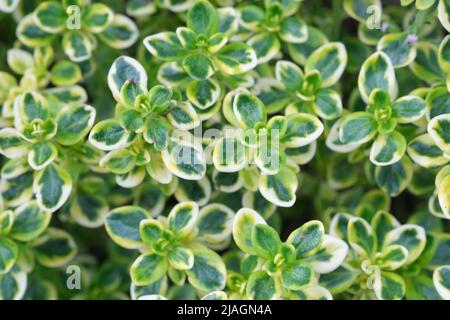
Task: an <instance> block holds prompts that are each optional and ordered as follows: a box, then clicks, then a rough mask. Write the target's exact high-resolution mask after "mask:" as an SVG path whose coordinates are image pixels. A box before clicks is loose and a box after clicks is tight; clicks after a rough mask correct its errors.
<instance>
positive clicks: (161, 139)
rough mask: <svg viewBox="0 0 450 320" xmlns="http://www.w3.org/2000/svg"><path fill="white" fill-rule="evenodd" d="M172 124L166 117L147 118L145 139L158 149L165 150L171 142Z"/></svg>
mask: <svg viewBox="0 0 450 320" xmlns="http://www.w3.org/2000/svg"><path fill="white" fill-rule="evenodd" d="M169 134H170V126H169V123H168V122H167V121H166V119H164V118H162V117H161V118H147V121H146V122H145V129H144V135H143V137H144V139H145V141H147V142H148V143H150V144H153V145H154V146H155V149H156V150H158V151H162V150H165V149H166V148H167V146H168V144H169Z"/></svg>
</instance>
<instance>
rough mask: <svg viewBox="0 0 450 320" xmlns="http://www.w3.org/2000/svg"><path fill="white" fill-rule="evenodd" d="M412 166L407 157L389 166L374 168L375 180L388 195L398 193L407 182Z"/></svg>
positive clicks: (410, 175) (411, 174) (410, 176)
mask: <svg viewBox="0 0 450 320" xmlns="http://www.w3.org/2000/svg"><path fill="white" fill-rule="evenodd" d="M412 176H413V168H412V164H411V161H410V160H409V159H408V157H403V158H402V160H400V161H397V162H396V163H394V164H391V165H389V166H377V167H376V168H375V182H376V183H377V185H378V186H379V187H380V188H381V189H383V190H384V191H385V192H386V193H387V194H389V195H390V196H397V195H399V194H400V193H401V192H402V191H403V190H404V189H405V188H406V187H407V186H408V184H409V182H410V181H411V178H412Z"/></svg>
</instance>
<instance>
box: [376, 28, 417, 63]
mask: <svg viewBox="0 0 450 320" xmlns="http://www.w3.org/2000/svg"><path fill="white" fill-rule="evenodd" d="M377 50H378V51H383V52H384V53H386V54H387V55H388V56H389V58H390V59H391V61H392V64H393V65H394V67H395V68H402V67H405V66H407V65H409V64H410V63H411V62H413V61H414V59H415V58H416V54H417V51H416V47H415V46H414V42H413V41H410V40H409V35H408V34H407V33H406V32H401V33H389V34H386V35H385V36H383V37H382V38H381V39H380V41H379V42H378V45H377Z"/></svg>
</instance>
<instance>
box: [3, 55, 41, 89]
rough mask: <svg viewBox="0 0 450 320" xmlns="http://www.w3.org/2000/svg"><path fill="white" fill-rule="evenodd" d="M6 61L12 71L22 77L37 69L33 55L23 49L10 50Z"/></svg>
mask: <svg viewBox="0 0 450 320" xmlns="http://www.w3.org/2000/svg"><path fill="white" fill-rule="evenodd" d="M6 59H7V62H8V66H9V67H10V68H11V70H12V71H14V72H15V73H17V74H20V75H23V74H24V73H25V72H26V71H27V70H31V69H33V68H34V67H35V61H34V58H33V55H32V54H31V53H29V52H28V51H25V50H22V49H16V48H13V49H9V50H8V52H7V57H6ZM14 81H15V79H14ZM11 84H12V83H11Z"/></svg>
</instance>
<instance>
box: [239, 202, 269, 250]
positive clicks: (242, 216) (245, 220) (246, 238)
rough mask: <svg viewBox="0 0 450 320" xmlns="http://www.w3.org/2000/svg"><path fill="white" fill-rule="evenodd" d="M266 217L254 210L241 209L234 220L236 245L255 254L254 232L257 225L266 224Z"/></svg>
mask: <svg viewBox="0 0 450 320" xmlns="http://www.w3.org/2000/svg"><path fill="white" fill-rule="evenodd" d="M265 223H266V222H265V221H264V219H263V218H262V217H261V216H260V215H259V214H258V213H257V212H256V211H254V210H252V209H248V208H242V209H240V210H239V211H238V212H237V213H236V216H235V218H234V221H233V229H232V233H233V239H234V242H235V243H236V245H237V246H238V247H239V249H241V250H242V251H244V252H245V253H247V254H255V248H254V245H253V240H252V234H253V229H254V227H255V225H257V224H265Z"/></svg>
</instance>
